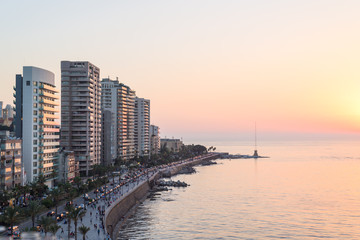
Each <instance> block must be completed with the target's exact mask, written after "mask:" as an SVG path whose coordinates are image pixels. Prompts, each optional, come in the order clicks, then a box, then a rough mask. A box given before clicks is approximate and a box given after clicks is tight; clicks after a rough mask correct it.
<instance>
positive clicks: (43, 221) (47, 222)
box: [38, 216, 56, 236]
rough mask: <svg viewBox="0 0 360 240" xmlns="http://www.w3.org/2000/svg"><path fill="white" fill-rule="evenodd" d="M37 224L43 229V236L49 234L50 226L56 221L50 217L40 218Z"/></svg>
mask: <svg viewBox="0 0 360 240" xmlns="http://www.w3.org/2000/svg"><path fill="white" fill-rule="evenodd" d="M38 224H40V225H41V227H42V228H43V229H44V232H45V236H46V234H47V232H49V230H50V227H51V225H53V224H56V220H55V219H53V218H51V217H45V216H42V217H41V218H40V220H39V221H38Z"/></svg>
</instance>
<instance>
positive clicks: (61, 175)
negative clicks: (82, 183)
mask: <svg viewBox="0 0 360 240" xmlns="http://www.w3.org/2000/svg"><path fill="white" fill-rule="evenodd" d="M77 176H80V173H79V163H78V162H76V161H75V154H74V152H73V151H66V150H60V153H59V169H58V182H59V183H65V182H71V181H72V180H73V179H74V178H75V177H77Z"/></svg>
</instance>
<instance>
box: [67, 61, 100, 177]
mask: <svg viewBox="0 0 360 240" xmlns="http://www.w3.org/2000/svg"><path fill="white" fill-rule="evenodd" d="M100 101H101V86H100V69H99V68H98V67H96V66H95V65H94V64H92V63H90V62H87V61H74V62H71V61H62V62H61V147H63V148H64V150H67V151H74V154H75V159H76V161H77V162H79V165H80V173H81V175H82V176H88V175H89V171H91V170H92V166H93V165H95V164H100V161H101V103H100Z"/></svg>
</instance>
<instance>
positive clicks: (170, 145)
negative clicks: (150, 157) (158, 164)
mask: <svg viewBox="0 0 360 240" xmlns="http://www.w3.org/2000/svg"><path fill="white" fill-rule="evenodd" d="M160 144H161V148H163V147H165V148H167V149H169V150H170V151H171V152H179V151H180V149H181V147H182V146H183V145H184V144H183V142H182V141H181V140H180V139H168V138H164V139H161V140H160Z"/></svg>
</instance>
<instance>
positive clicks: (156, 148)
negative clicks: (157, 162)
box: [150, 125, 160, 155]
mask: <svg viewBox="0 0 360 240" xmlns="http://www.w3.org/2000/svg"><path fill="white" fill-rule="evenodd" d="M159 152H160V128H159V127H158V126H155V125H150V153H151V155H154V154H158V153H159Z"/></svg>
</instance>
